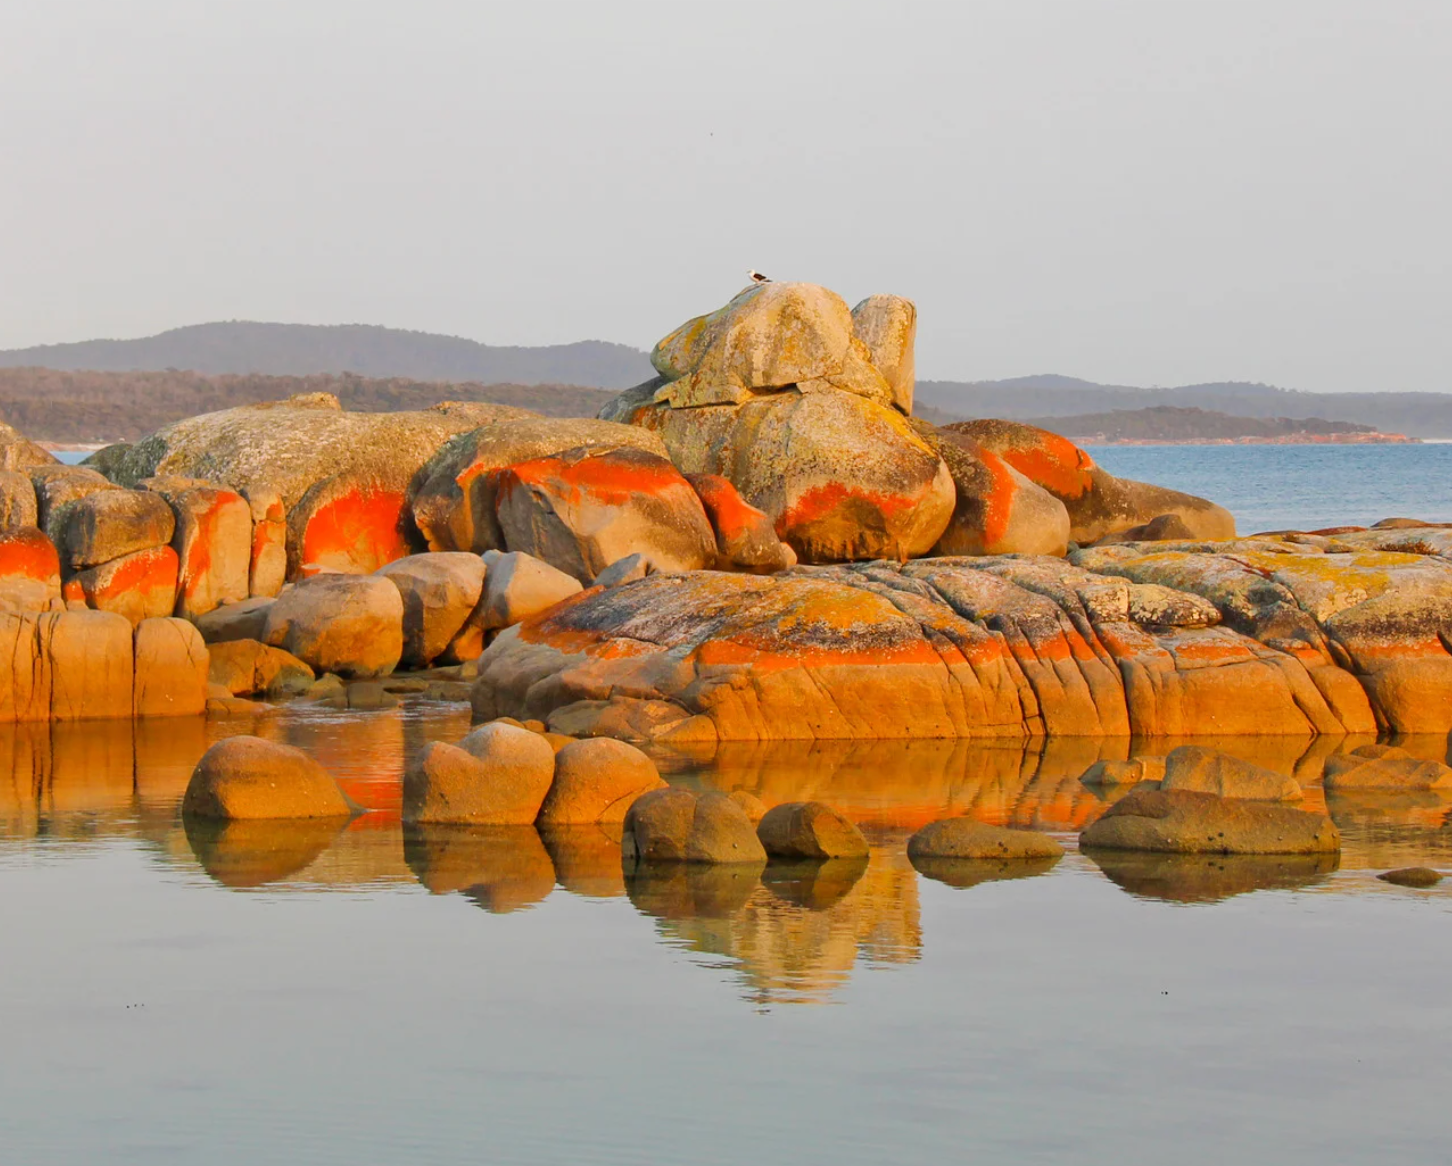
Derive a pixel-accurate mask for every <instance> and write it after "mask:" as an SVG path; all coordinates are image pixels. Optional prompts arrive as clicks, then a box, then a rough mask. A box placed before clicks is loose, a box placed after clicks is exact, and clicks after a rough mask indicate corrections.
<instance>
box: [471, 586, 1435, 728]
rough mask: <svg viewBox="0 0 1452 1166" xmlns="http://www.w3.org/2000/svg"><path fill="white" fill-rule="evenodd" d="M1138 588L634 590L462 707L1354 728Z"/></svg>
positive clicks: (946, 723) (496, 669)
mask: <svg viewBox="0 0 1452 1166" xmlns="http://www.w3.org/2000/svg"><path fill="white" fill-rule="evenodd" d="M1439 569H1442V568H1439ZM1446 573H1447V578H1448V580H1449V582H1452V570H1448V571H1447V572H1446ZM1136 586H1137V585H1136V584H1132V583H1129V582H1127V581H1126V580H1124V579H1119V578H1115V577H1114V576H1110V575H1107V574H1097V573H1094V572H1091V571H1089V570H1084V569H1078V568H1075V567H1072V566H1069V565H1066V564H1065V563H1064V562H1063V561H1062V560H1057V559H1048V558H1043V559H1034V558H985V559H928V560H919V561H915V562H911V563H908V564H905V565H903V566H901V567H897V566H886V565H883V564H864V565H861V566H857V567H851V568H848V567H836V568H820V569H817V570H813V571H810V572H807V571H802V570H800V569H799V570H798V571H797V572H794V573H793V574H791V575H786V576H777V577H773V578H760V577H750V576H739V575H724V574H714V573H694V574H688V575H676V576H649V577H647V578H645V579H642V580H639V581H637V582H634V583H630V584H626V585H623V586H619V587H614V588H610V589H607V590H594V589H592V590H589V591H586V592H584V593H582V594H581V595H580V596H579V597H577V598H575V599H573V600H568V601H566V602H564V603H562V604H560V605H559V606H557V607H555V608H553V609H551V610H550V611H548V612H546V613H543V614H542V615H540V616H537V617H535V618H533V619H530V620H526V621H525V622H524V623H523V624H521V625H519V627H518V628H517V629H515V630H512V631H510V632H507V633H505V634H503V635H501V636H500V637H499V639H498V640H496V641H495V642H494V643H493V644H492V645H491V646H490V647H489V648H488V649H487V650H486V651H485V653H484V655H483V656H482V657H481V658H480V661H479V670H480V678H479V680H478V681H477V682H476V685H475V689H474V707H475V711H476V714H477V715H479V716H485V717H487V716H499V715H511V716H518V717H521V718H523V717H541V718H548V720H549V723H550V726H551V728H559V729H562V730H566V731H569V732H572V733H576V734H579V735H595V734H597V733H609V734H612V735H628V736H630V737H632V738H641V739H658V740H676V739H682V740H683V739H686V737H685V736H684V735H686V734H689V739H690V740H702V739H705V738H706V737H707V736H709V737H710V738H712V739H717V740H722V741H727V740H757V739H769V738H803V739H816V738H910V737H979V738H982V737H1007V738H1023V737H1035V736H1045V735H1046V736H1053V737H1115V736H1128V735H1131V734H1133V735H1151V736H1164V735H1171V736H1180V737H1199V736H1207V735H1236V734H1259V735H1285V736H1294V737H1302V738H1310V737H1313V736H1316V735H1318V734H1343V733H1346V732H1348V731H1357V732H1360V731H1365V729H1366V728H1367V726H1368V725H1369V724H1370V721H1371V715H1370V710H1369V707H1368V703H1367V702H1368V698H1370V699H1371V700H1372V701H1373V702H1374V703H1375V702H1378V701H1379V700H1380V699H1381V698H1380V697H1379V696H1378V690H1377V689H1376V687H1375V686H1374V685H1367V686H1366V687H1365V688H1363V685H1361V684H1358V683H1357V681H1358V679H1359V678H1358V677H1357V676H1356V675H1353V674H1350V673H1348V672H1346V671H1345V670H1343V669H1341V668H1339V667H1337V666H1336V665H1335V664H1334V663H1331V662H1329V661H1327V660H1324V659H1322V658H1320V657H1319V656H1317V655H1316V654H1315V653H1314V652H1312V653H1310V654H1307V653H1303V652H1300V651H1298V650H1295V649H1293V648H1291V646H1290V645H1284V644H1282V645H1281V646H1277V645H1276V644H1273V643H1270V642H1263V641H1261V640H1259V639H1256V638H1254V637H1253V636H1251V635H1248V634H1245V633H1244V632H1242V631H1239V630H1235V629H1234V628H1233V627H1224V626H1220V627H1215V626H1206V622H1207V621H1206V615H1205V610H1204V608H1205V605H1204V604H1202V603H1199V602H1194V603H1185V604H1173V603H1166V602H1164V596H1163V595H1162V594H1161V593H1160V592H1159V591H1155V592H1154V594H1153V595H1152V596H1150V598H1152V599H1154V600H1155V602H1147V601H1143V600H1142V598H1141V597H1140V596H1139V594H1138V591H1137V590H1136ZM647 712H649V715H648V716H647V715H645V714H646V713H647Z"/></svg>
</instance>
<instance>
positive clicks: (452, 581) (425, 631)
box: [376, 551, 484, 668]
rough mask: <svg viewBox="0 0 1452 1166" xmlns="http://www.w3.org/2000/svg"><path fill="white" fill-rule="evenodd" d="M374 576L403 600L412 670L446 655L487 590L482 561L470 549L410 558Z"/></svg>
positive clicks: (407, 657) (405, 653)
mask: <svg viewBox="0 0 1452 1166" xmlns="http://www.w3.org/2000/svg"><path fill="white" fill-rule="evenodd" d="M376 573H377V574H379V575H381V576H383V577H384V578H385V579H388V580H389V581H390V582H391V583H392V584H393V585H394V586H395V587H397V588H398V592H399V595H400V596H401V597H402V599H403V664H404V665H405V666H406V667H410V668H425V667H427V666H428V665H429V664H431V663H433V661H434V660H436V659H437V658H438V657H440V656H442V655H443V654H444V652H445V651H446V650H447V649H448V647H449V644H450V643H451V642H452V641H453V639H454V637H455V636H457V635H458V634H459V631H460V629H461V628H463V626H464V623H465V621H466V620H468V619H469V616H470V615H471V614H472V613H473V611H474V609H475V608H476V607H477V606H478V605H479V597H480V595H481V593H482V592H483V590H484V562H483V560H482V559H480V558H479V556H478V555H474V554H470V553H468V552H467V551H453V552H447V551H446V552H436V553H432V554H423V555H409V556H408V557H407V558H403V559H397V560H395V561H394V562H392V563H389V564H388V565H387V566H384V567H380V568H379V569H378V571H377V572H376ZM482 648H483V645H482V643H481V644H480V649H481V650H482Z"/></svg>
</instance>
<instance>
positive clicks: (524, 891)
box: [403, 825, 555, 915]
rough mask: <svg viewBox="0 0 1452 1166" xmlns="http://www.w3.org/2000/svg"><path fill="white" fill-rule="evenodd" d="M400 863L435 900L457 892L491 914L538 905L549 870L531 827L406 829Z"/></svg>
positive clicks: (549, 884)
mask: <svg viewBox="0 0 1452 1166" xmlns="http://www.w3.org/2000/svg"><path fill="white" fill-rule="evenodd" d="M403 860H404V862H406V863H407V864H408V868H409V870H411V871H413V873H414V875H415V876H416V877H417V878H418V881H419V882H420V883H421V884H422V885H423V886H425V887H427V888H428V889H429V890H430V891H432V892H433V893H434V894H436V895H445V894H449V893H450V892H452V891H458V892H459V893H460V894H462V895H463V896H464V897H465V898H467V899H468V900H470V901H471V902H472V903H474V904H475V905H476V906H479V907H482V908H483V909H484V910H486V911H488V912H490V913H491V914H495V915H503V914H508V913H509V912H511V911H520V910H523V909H524V908H526V907H533V906H534V905H535V904H536V903H540V902H543V901H544V900H545V899H546V898H547V897H548V896H549V894H550V892H551V891H553V890H554V889H555V867H554V863H553V862H551V861H550V856H549V852H548V851H547V850H545V847H544V843H543V842H541V841H540V836H539V834H538V832H537V831H536V830H535V828H534V827H533V826H440V825H429V826H422V825H420V826H406V827H404V828H403Z"/></svg>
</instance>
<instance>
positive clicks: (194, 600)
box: [163, 486, 252, 619]
mask: <svg viewBox="0 0 1452 1166" xmlns="http://www.w3.org/2000/svg"><path fill="white" fill-rule="evenodd" d="M163 492H164V494H165V496H166V499H167V501H168V502H170V503H171V508H172V511H173V512H174V513H175V514H176V534H175V535H174V536H173V537H172V547H173V548H174V549H175V550H176V553H177V557H178V559H180V571H179V577H178V580H177V599H176V614H177V615H179V616H182V617H183V618H186V619H191V618H194V617H196V616H199V615H204V614H206V613H207V612H209V611H211V610H213V609H214V608H216V607H218V606H220V605H221V604H222V603H238V602H240V601H241V600H244V599H246V598H247V594H248V576H249V574H250V572H251V565H252V509H251V507H249V506H248V505H247V502H246V500H245V499H244V498H243V497H242V495H240V494H236V493H234V492H233V491H231V490H223V489H219V488H217V487H213V486H188V487H184V488H182V489H179V490H177V491H175V492H173V491H169V490H168V491H163Z"/></svg>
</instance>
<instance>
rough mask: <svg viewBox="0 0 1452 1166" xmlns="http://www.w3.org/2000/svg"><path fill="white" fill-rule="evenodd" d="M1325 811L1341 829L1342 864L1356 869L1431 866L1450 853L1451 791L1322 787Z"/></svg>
mask: <svg viewBox="0 0 1452 1166" xmlns="http://www.w3.org/2000/svg"><path fill="white" fill-rule="evenodd" d="M1326 812H1327V813H1328V814H1329V815H1330V816H1331V820H1332V821H1333V822H1335V823H1336V828H1337V829H1338V830H1340V831H1341V847H1342V858H1343V860H1344V862H1343V865H1344V866H1346V867H1348V868H1352V869H1357V870H1366V869H1372V870H1378V869H1386V868H1390V867H1397V866H1412V865H1419V864H1423V865H1424V864H1426V863H1427V862H1429V861H1431V862H1432V863H1433V864H1434V865H1436V864H1437V863H1440V862H1446V861H1448V859H1447V856H1449V855H1452V830H1449V829H1447V828H1446V826H1445V825H1444V823H1446V821H1447V819H1448V815H1449V813H1452V792H1448V791H1445V790H1411V791H1394V790H1358V791H1355V792H1349V793H1340V792H1337V791H1335V790H1328V791H1327V792H1326Z"/></svg>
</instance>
